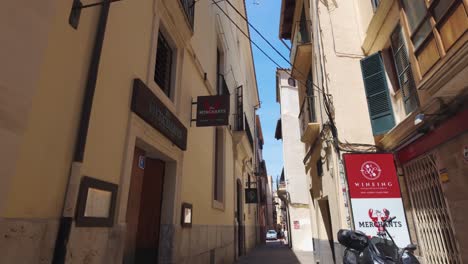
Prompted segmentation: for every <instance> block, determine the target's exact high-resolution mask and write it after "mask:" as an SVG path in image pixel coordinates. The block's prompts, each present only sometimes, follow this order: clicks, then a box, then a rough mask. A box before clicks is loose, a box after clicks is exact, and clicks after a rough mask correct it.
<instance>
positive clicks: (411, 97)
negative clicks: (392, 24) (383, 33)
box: [391, 26, 419, 114]
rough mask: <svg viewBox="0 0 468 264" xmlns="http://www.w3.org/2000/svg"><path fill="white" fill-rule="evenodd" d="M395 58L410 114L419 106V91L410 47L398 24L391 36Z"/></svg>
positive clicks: (406, 107)
mask: <svg viewBox="0 0 468 264" xmlns="http://www.w3.org/2000/svg"><path fill="white" fill-rule="evenodd" d="M391 44H392V52H393V60H394V61H395V68H396V71H397V73H398V82H399V84H400V88H401V92H402V95H403V102H404V105H405V112H406V114H409V113H411V112H413V111H414V110H415V109H416V108H417V107H418V106H419V99H418V92H417V91H416V83H415V82H414V78H413V71H412V70H411V64H410V61H409V56H408V49H407V48H406V45H405V40H404V39H403V32H402V30H401V27H400V26H397V27H396V28H395V30H394V31H393V33H392V36H391Z"/></svg>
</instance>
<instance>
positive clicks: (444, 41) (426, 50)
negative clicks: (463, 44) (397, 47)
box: [403, 0, 468, 75]
mask: <svg viewBox="0 0 468 264" xmlns="http://www.w3.org/2000/svg"><path fill="white" fill-rule="evenodd" d="M403 8H404V10H405V13H406V18H407V21H408V28H409V30H410V35H411V41H412V43H413V46H414V49H415V55H416V58H417V59H418V63H419V67H420V70H421V73H422V75H424V74H425V73H426V72H427V71H429V69H430V68H432V66H433V65H434V64H435V63H436V62H437V61H438V60H439V59H440V58H442V57H443V56H445V54H446V52H447V51H448V50H449V49H450V48H451V47H452V46H453V44H454V43H455V42H456V41H457V40H458V39H459V38H460V37H461V36H462V35H463V34H464V33H465V31H466V29H467V28H468V16H467V13H466V9H465V5H464V3H463V1H462V0H432V1H430V2H429V1H426V0H403Z"/></svg>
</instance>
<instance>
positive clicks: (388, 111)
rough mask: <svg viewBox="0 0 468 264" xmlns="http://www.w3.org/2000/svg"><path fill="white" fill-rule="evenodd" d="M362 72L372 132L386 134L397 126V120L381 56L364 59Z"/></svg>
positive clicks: (375, 55) (376, 54) (374, 55)
mask: <svg viewBox="0 0 468 264" xmlns="http://www.w3.org/2000/svg"><path fill="white" fill-rule="evenodd" d="M361 70H362V77H363V79H364V87H365V91H366V97H367V105H368V107H369V116H370V120H371V125H372V132H373V134H374V135H380V134H384V133H386V132H387V131H388V130H390V129H392V128H393V127H394V126H395V118H394V116H393V109H392V104H391V101H390V95H389V92H388V84H387V79H386V77H385V70H384V66H383V61H382V56H381V54H380V53H375V54H373V55H370V56H369V57H366V58H364V59H362V60H361Z"/></svg>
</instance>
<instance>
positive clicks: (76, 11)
mask: <svg viewBox="0 0 468 264" xmlns="http://www.w3.org/2000/svg"><path fill="white" fill-rule="evenodd" d="M119 1H122V0H104V1H103V2H99V3H92V4H87V5H83V3H81V0H74V1H73V5H72V9H71V11H70V16H69V18H68V23H69V24H70V25H71V26H72V27H73V28H74V29H78V24H79V23H80V16H81V10H82V9H84V8H88V7H93V6H100V5H103V4H110V3H113V2H119Z"/></svg>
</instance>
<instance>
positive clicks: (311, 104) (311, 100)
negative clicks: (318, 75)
mask: <svg viewBox="0 0 468 264" xmlns="http://www.w3.org/2000/svg"><path fill="white" fill-rule="evenodd" d="M306 85H307V87H306V93H307V94H306V95H307V105H308V108H309V121H310V122H312V123H315V122H317V117H316V116H315V93H314V86H313V80H312V71H309V74H308V75H307V83H306Z"/></svg>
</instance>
